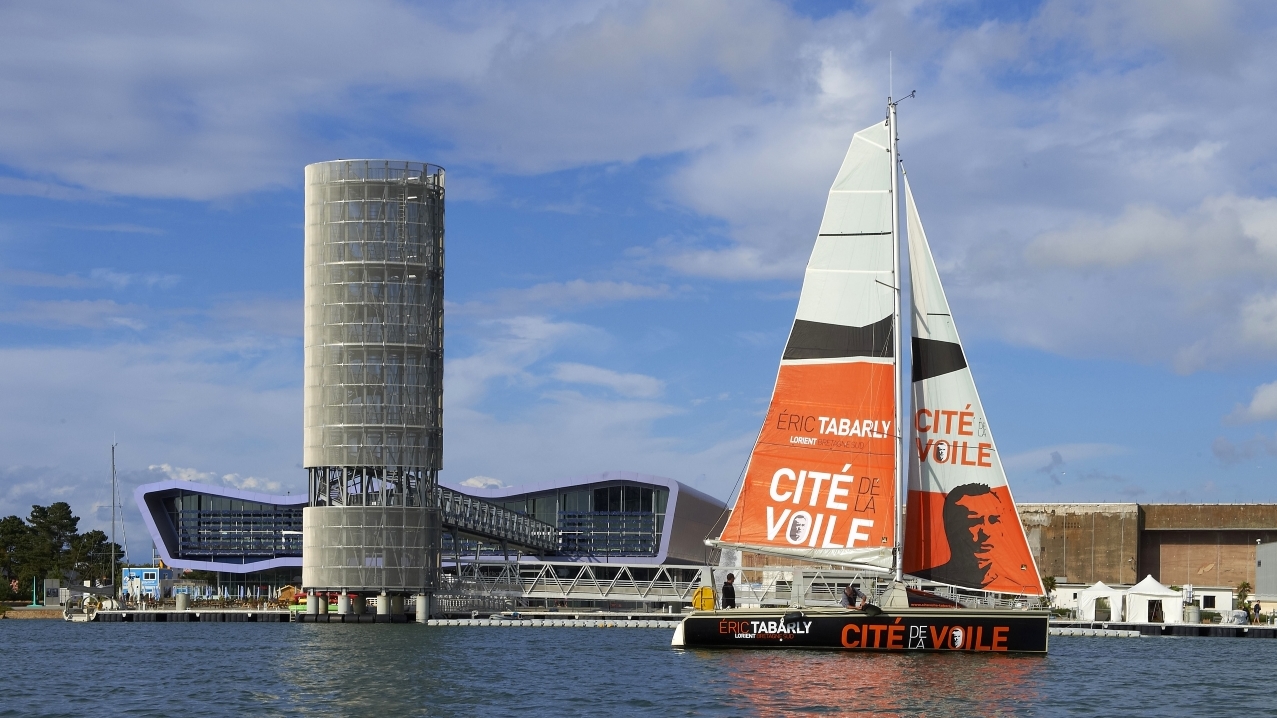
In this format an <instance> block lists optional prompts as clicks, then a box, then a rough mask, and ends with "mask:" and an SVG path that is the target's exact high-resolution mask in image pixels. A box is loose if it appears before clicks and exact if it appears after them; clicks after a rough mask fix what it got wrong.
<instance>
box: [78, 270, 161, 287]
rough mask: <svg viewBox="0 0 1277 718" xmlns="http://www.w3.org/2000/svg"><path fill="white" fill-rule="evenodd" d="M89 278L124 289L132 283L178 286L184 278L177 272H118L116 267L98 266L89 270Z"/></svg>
mask: <svg viewBox="0 0 1277 718" xmlns="http://www.w3.org/2000/svg"><path fill="white" fill-rule="evenodd" d="M89 279H90V280H91V281H93V282H96V283H100V284H106V285H108V286H111V287H114V288H115V289H124V288H125V287H128V286H129V285H131V284H133V285H136V284H140V285H143V286H146V287H159V288H160V289H170V288H172V287H174V286H176V285H177V283H178V282H179V281H181V279H182V278H181V277H179V276H177V275H176V274H156V273H149V274H130V273H128V272H117V271H115V270H114V269H106V268H98V269H94V270H91V271H90V272H89Z"/></svg>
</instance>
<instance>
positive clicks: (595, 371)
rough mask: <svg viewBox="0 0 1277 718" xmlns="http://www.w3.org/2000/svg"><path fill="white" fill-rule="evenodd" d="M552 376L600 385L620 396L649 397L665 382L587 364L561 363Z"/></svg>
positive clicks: (563, 379)
mask: <svg viewBox="0 0 1277 718" xmlns="http://www.w3.org/2000/svg"><path fill="white" fill-rule="evenodd" d="M553 376H554V378H555V379H557V380H559V381H561V382H565V383H568V384H593V385H595V386H602V387H606V388H608V389H611V390H612V391H615V392H616V393H618V394H620V395H621V396H628V397H633V398H639V399H650V398H653V397H657V396H660V395H661V394H662V393H663V392H664V391H665V382H663V381H661V380H660V379H657V378H655V377H650V376H646V375H643V374H623V373H621V372H615V371H612V370H611V369H604V368H602V367H597V366H590V365H588V364H575V363H570V362H569V363H563V364H556V365H555V367H554V374H553Z"/></svg>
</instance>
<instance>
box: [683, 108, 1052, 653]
mask: <svg viewBox="0 0 1277 718" xmlns="http://www.w3.org/2000/svg"><path fill="white" fill-rule="evenodd" d="M896 104H897V103H896V102H893V101H891V100H890V99H888V104H887V118H886V120H885V121H884V122H880V123H877V124H875V125H873V126H871V127H868V128H866V129H864V130H861V131H860V132H857V133H856V134H855V136H854V138H853V139H852V141H851V146H850V147H849V148H848V150H847V155H846V157H845V158H844V159H843V163H842V167H841V168H840V169H839V171H838V176H837V178H836V179H835V180H834V183H833V187H831V188H830V191H829V199H828V201H827V203H826V205H825V214H824V218H823V219H822V221H821V224H820V231H819V234H818V235H817V237H816V244H815V247H814V248H813V250H812V253H811V259H810V261H809V262H808V264H807V271H806V275H805V276H804V279H803V288H802V294H801V295H800V297H799V300H798V311H797V314H796V317H795V319H794V324H793V328H792V330H791V331H790V334H789V340H788V342H787V343H786V345H785V351H784V355H783V356H782V358H781V361H780V371H779V373H778V375H777V378H776V387H775V389H774V390H773V392H772V400H771V405H770V407H769V409H768V413H767V418H766V420H765V423H764V424H763V428H762V431H761V432H760V433H759V436H758V439H757V441H756V443H755V445H754V449H753V452H752V453H751V455H750V458H749V463H748V465H747V467H746V470H745V475H744V480H743V482H742V484H741V489H740V492H739V493H738V494H737V498H736V503H735V505H734V506H733V507H732V512H731V516H730V518H729V519H728V521H727V524H726V525H725V527H724V528H723V531H722V533H721V534H720V536H719V538H718V540H717V541H711V542H710V543H712V544H714V545H717V546H719V547H722V548H732V549H742V550H745V551H750V552H755V553H762V554H771V555H779V556H787V557H790V558H794V559H800V560H804V561H813V562H817V563H821V564H832V565H835V566H841V567H847V568H852V569H857V570H865V571H869V572H876V573H881V574H887V573H890V574H892V576H893V579H894V580H892V581H891V583H890V585H889V586H888V587H887V589H886V591H885V592H884V593H882V595H881V596H879V597H878V598H877V599H876V603H873V604H868V605H865V606H863V607H862V608H861V609H858V610H848V609H846V608H841V607H837V608H829V607H808V606H803V605H800V604H801V600H798V599H797V597H795V598H796V605H792V606H789V607H787V608H786V607H778V608H741V609H728V610H710V611H694V612H693V613H691V614H689V615H688V616H687V617H686V618H685V619H683V621H682V623H681V624H680V625H679V627H678V629H677V630H676V631H675V634H674V641H673V643H674V645H675V646H687V647H742V648H744V647H751V648H790V647H794V648H799V647H828V648H845V649H851V650H883V651H918V650H921V651H1008V652H1026V653H1041V652H1045V651H1046V648H1047V632H1048V626H1047V621H1048V618H1049V612H1048V611H1047V610H1044V609H1039V608H1014V607H1011V608H975V607H967V606H964V605H963V604H962V603H960V602H959V601H956V600H953V599H951V598H948V597H945V596H940V595H936V594H934V593H929V592H926V591H922V590H919V589H918V588H911V587H909V586H907V585H906V583H905V575H906V574H908V575H911V576H914V577H917V578H920V579H924V580H928V581H930V582H932V583H939V584H947V585H950V586H956V587H960V588H965V589H973V590H976V591H985V592H996V593H1000V594H1015V595H1018V596H1041V595H1042V594H1043V593H1044V592H1043V587H1042V580H1041V578H1040V577H1039V575H1038V571H1037V566H1036V564H1035V563H1034V560H1033V555H1032V553H1031V552H1030V551H1029V547H1028V543H1027V541H1026V540H1025V536H1024V527H1023V526H1022V525H1021V523H1020V519H1019V516H1018V514H1017V513H1016V510H1015V504H1014V502H1013V501H1012V499H1011V491H1010V488H1009V487H1008V486H1007V480H1006V474H1005V472H1004V471H1003V469H1002V462H1001V460H1000V458H999V455H998V452H997V450H996V448H995V445H994V442H993V435H992V433H991V432H990V429H989V423H988V421H987V420H986V419H985V414H984V408H983V406H981V404H980V397H979V396H978V395H977V393H976V388H975V382H974V380H973V379H972V375H971V372H970V370H969V369H968V367H967V361H966V357H965V355H964V353H963V351H962V344H961V342H960V341H959V339H958V332H957V329H956V328H955V327H954V323H953V318H952V316H951V315H950V313H949V303H948V300H947V299H946V298H945V294H944V289H943V287H942V286H941V284H940V277H939V274H938V273H937V271H936V265H935V261H934V260H933V258H932V255H931V249H930V246H929V245H928V244H927V238H926V234H925V233H924V232H923V228H922V221H921V220H920V219H919V217H918V210H917V207H916V206H915V205H914V201H913V194H912V193H911V192H910V190H909V182H908V178H907V176H905V173H904V167H903V166H902V165H901V164H900V161H899V158H898V155H897V151H896V139H897V132H896ZM901 184H903V188H904V205H905V215H906V225H907V230H908V231H907V241H908V252H909V266H910V275H911V279H912V290H913V291H912V306H911V307H910V309H911V315H912V322H911V323H912V340H913V341H912V346H911V349H912V351H911V356H912V377H911V378H912V387H913V401H912V410H911V412H910V413H911V415H910V417H909V418H908V421H909V424H906V423H905V422H906V418H905V416H904V413H903V412H904V408H903V402H902V401H901V398H902V392H903V381H904V377H903V373H902V372H903V369H904V367H905V365H906V360H905V357H906V355H905V354H904V353H903V352H902V351H901V337H902V334H903V332H902V331H901V323H900V316H901V311H900V310H901V294H900V284H899V282H900V277H901V273H900V247H901V240H902V238H901V234H900V219H899V209H900V194H899V186H900V185H901ZM905 457H907V459H908V475H907V477H908V489H909V493H908V501H907V502H906V501H905V500H904V499H905V496H904V487H905V480H904V479H905V476H904V474H903V468H904V466H905V464H904V461H903V459H904V458H905ZM902 514H903V516H902ZM902 519H903V520H902ZM1021 603H1022V605H1024V606H1028V605H1031V604H1033V605H1035V604H1036V603H1037V601H1036V600H1032V601H1022V602H1021Z"/></svg>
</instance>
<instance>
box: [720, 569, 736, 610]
mask: <svg viewBox="0 0 1277 718" xmlns="http://www.w3.org/2000/svg"><path fill="white" fill-rule="evenodd" d="M735 581H736V574H734V573H729V574H727V581H726V582H724V583H723V608H736V586H735V585H733V584H734V582H735Z"/></svg>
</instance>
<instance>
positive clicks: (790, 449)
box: [718, 123, 899, 570]
mask: <svg viewBox="0 0 1277 718" xmlns="http://www.w3.org/2000/svg"><path fill="white" fill-rule="evenodd" d="M887 140H888V134H887V127H886V124H885V123H877V124H875V125H874V126H872V127H869V128H866V129H864V130H862V131H860V132H858V133H856V135H855V137H854V138H853V139H852V142H851V146H850V147H849V148H848V150H847V155H846V157H845V158H844V159H843V163H842V166H841V168H840V169H839V171H838V176H837V178H836V179H835V180H834V183H833V186H832V187H831V189H830V192H829V200H828V202H827V203H826V205H825V215H824V218H823V219H822V221H821V225H820V233H819V236H817V238H816V244H815V247H814V248H813V249H812V255H811V260H810V262H809V263H808V265H807V271H806V274H805V275H804V278H803V289H802V294H801V295H800V297H799V301H798V310H797V313H796V316H795V319H794V325H793V329H792V330H791V332H790V336H789V340H788V342H787V343H786V346H785V353H784V356H783V358H782V360H781V366H780V371H779V373H778V375H777V379H776V387H775V389H774V390H773V393H772V401H771V406H770V408H769V410H768V414H767V419H766V421H765V423H764V425H763V429H762V432H761V433H760V434H759V438H758V441H757V443H756V444H755V445H754V449H753V452H752V453H751V455H750V460H749V465H748V467H747V468H746V472H745V480H744V483H743V484H742V487H741V491H740V493H739V494H738V495H737V498H736V504H735V505H734V506H733V508H732V514H731V518H730V519H729V520H728V522H727V526H726V527H725V528H724V529H723V533H722V535H721V536H720V538H719V541H718V543H719V544H720V545H723V546H730V547H735V548H741V549H745V550H748V551H754V552H758V553H769V554H777V555H784V556H792V557H794V558H802V559H808V560H815V561H826V562H830V563H837V564H843V565H851V566H864V567H871V568H881V569H884V570H886V569H890V568H891V566H892V537H893V534H894V531H895V526H896V524H895V516H896V510H895V488H896V483H895V480H896V479H895V476H896V463H895V447H894V438H895V437H896V436H898V435H899V434H898V433H897V432H898V430H899V428H898V427H896V426H895V413H896V407H895V384H894V372H895V365H894V362H895V361H896V358H895V357H894V356H893V354H894V347H893V341H894V332H895V331H896V329H895V327H894V323H895V295H894V289H893V287H895V286H896V280H895V273H894V269H893V263H894V257H893V252H894V251H895V239H894V237H893V236H892V232H891V172H892V166H891V155H890V153H889V152H888V147H887Z"/></svg>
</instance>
